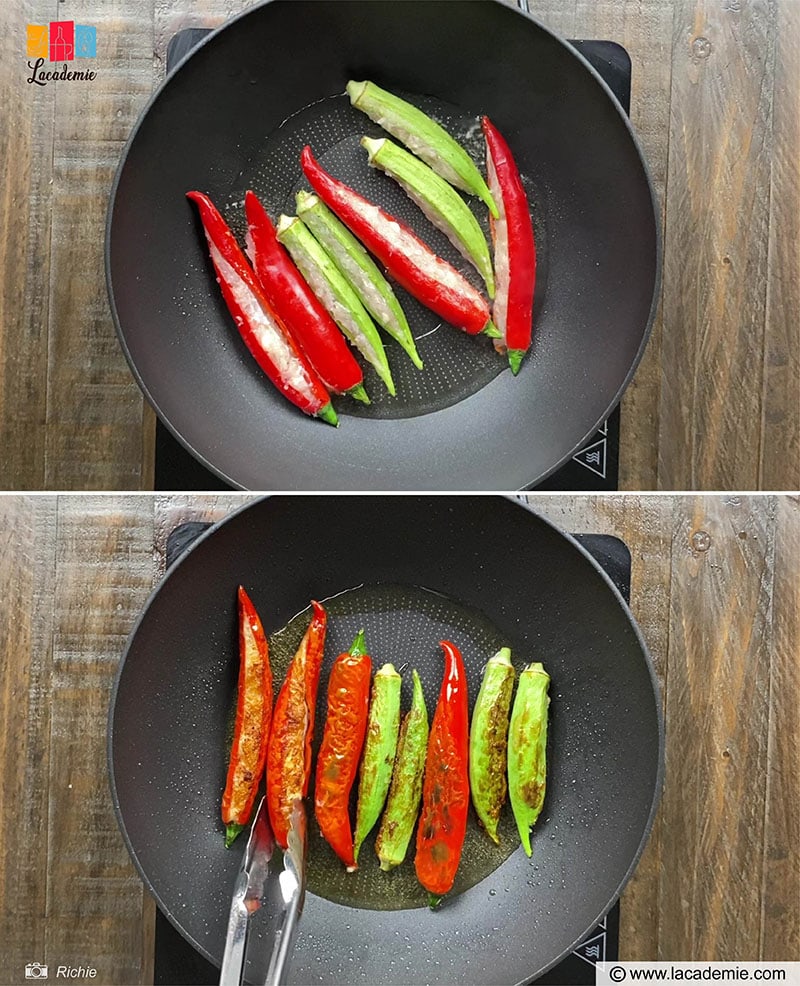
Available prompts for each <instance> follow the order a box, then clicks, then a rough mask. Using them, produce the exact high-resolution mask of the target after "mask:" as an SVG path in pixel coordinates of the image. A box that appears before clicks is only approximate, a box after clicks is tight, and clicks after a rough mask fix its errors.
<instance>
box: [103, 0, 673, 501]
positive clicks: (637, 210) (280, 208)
mask: <svg viewBox="0 0 800 986" xmlns="http://www.w3.org/2000/svg"><path fill="white" fill-rule="evenodd" d="M349 78H356V79H360V78H371V79H373V80H375V81H376V82H378V83H379V84H382V85H384V86H386V87H388V88H390V89H392V90H394V91H396V92H398V93H400V94H402V95H405V96H406V97H407V98H409V99H411V100H412V101H414V102H416V103H417V104H418V105H420V106H421V107H423V108H424V109H426V110H427V111H429V112H431V113H433V114H434V115H435V116H436V117H437V118H438V119H440V120H441V121H442V122H443V123H444V124H445V125H446V126H447V127H449V129H450V130H451V131H452V132H453V133H455V134H456V135H457V136H459V137H460V138H461V139H462V140H463V141H464V143H465V145H466V146H467V148H468V150H469V151H470V152H471V153H472V154H473V156H474V157H475V159H476V161H478V162H479V164H480V165H481V167H482V166H483V161H482V159H483V147H482V139H481V137H480V132H479V129H478V128H477V127H476V121H477V118H478V117H479V116H480V115H481V114H483V113H486V114H488V115H489V116H490V117H491V118H492V120H493V121H494V122H495V124H496V125H497V126H498V127H499V128H500V130H501V131H502V132H503V133H504V134H505V135H506V137H507V139H508V141H509V143H510V145H511V147H512V150H513V152H514V154H515V156H516V158H517V161H518V163H519V166H520V170H521V172H522V173H523V178H524V182H525V184H526V186H527V189H528V193H529V199H530V202H531V203H532V214H533V220H534V225H535V230H536V236H537V249H538V275H537V289H536V299H535V312H534V322H535V342H534V346H533V350H532V354H531V356H530V357H529V358H528V359H527V360H526V362H525V364H523V369H522V371H521V372H520V374H519V376H518V377H517V378H512V376H511V372H510V370H509V369H508V363H507V361H506V360H505V359H504V358H502V357H501V356H499V355H498V354H496V353H495V352H494V350H493V348H492V346H491V343H490V341H489V340H488V339H486V338H484V337H481V338H479V339H475V338H470V337H466V336H465V335H463V334H462V333H460V332H458V331H457V330H456V329H454V328H452V327H451V326H448V325H442V324H440V321H439V320H438V319H437V318H436V317H435V316H434V315H433V314H432V313H431V312H429V311H428V310H426V309H424V308H423V307H422V306H420V305H419V304H418V303H416V302H415V301H413V299H410V298H409V297H408V296H407V295H405V294H404V293H403V292H400V293H399V295H398V296H399V297H400V300H401V303H402V304H403V306H404V308H405V309H406V312H407V315H408V317H409V321H410V324H411V327H412V331H413V333H414V335H415V336H416V337H417V339H418V346H419V349H420V354H421V356H422V358H423V360H424V361H425V364H426V368H425V370H424V371H419V370H416V369H415V368H414V367H413V366H412V364H411V363H410V361H409V360H408V359H407V357H406V356H405V355H404V354H403V353H402V351H401V350H400V349H399V347H398V346H396V344H394V343H393V342H392V340H388V342H387V345H388V349H387V352H388V355H389V359H390V363H391V365H392V370H393V373H394V375H395V381H396V384H397V390H398V395H397V397H396V398H394V399H390V398H389V397H388V396H387V395H386V394H385V392H383V389H382V385H380V384H379V383H378V382H377V378H376V377H374V376H373V374H372V372H371V371H370V372H369V373H367V374H366V376H365V381H366V383H367V387H368V390H369V392H370V394H371V396H372V398H373V403H372V404H371V405H370V406H369V407H366V408H365V407H363V406H360V405H356V403H355V402H354V401H352V400H350V399H349V398H342V399H337V400H336V401H335V404H336V406H337V409H338V411H339V413H340V420H341V426H340V427H339V428H338V429H333V428H330V427H328V426H325V425H323V424H322V423H320V422H318V421H315V420H311V419H308V418H306V417H305V416H304V415H302V414H301V413H300V412H299V411H297V410H296V409H295V408H294V407H292V406H291V405H290V404H289V403H288V402H286V401H285V400H284V399H283V398H281V397H280V396H279V395H278V394H277V393H276V392H275V391H274V390H273V388H272V386H271V384H270V383H269V381H268V380H267V379H266V378H265V377H264V375H263V374H262V373H261V371H260V370H259V368H258V367H257V365H256V364H255V362H254V361H253V360H252V358H251V357H250V355H249V354H248V352H247V351H246V349H245V347H244V344H243V343H242V342H241V340H240V339H239V337H238V334H237V332H236V329H235V327H234V324H233V321H232V319H231V318H230V316H229V315H228V313H227V311H226V309H225V308H224V304H223V302H222V300H221V298H220V296H219V291H218V288H217V285H216V284H215V283H214V276H213V272H212V269H211V267H210V264H209V261H208V257H207V249H206V245H205V241H204V238H203V236H202V231H201V229H200V226H199V223H198V220H197V217H196V215H195V212H194V210H193V208H192V206H191V205H190V203H189V202H188V201H187V200H186V198H185V193H186V191H187V190H189V189H194V188H198V189H201V190H202V191H205V192H207V193H208V194H210V195H211V197H212V198H213V199H214V200H215V201H216V202H217V204H218V205H219V207H220V208H221V209H222V211H223V212H224V213H225V215H226V217H228V219H229V221H230V222H231V224H232V226H233V227H234V230H235V231H236V232H237V233H238V234H239V235H240V236H242V238H243V233H244V216H243V208H242V200H243V197H244V192H245V191H246V189H247V188H249V187H251V188H253V189H254V190H255V191H256V192H257V193H258V194H259V195H260V196H261V197H262V199H263V201H264V202H265V205H266V206H267V209H268V211H269V212H270V213H271V214H272V217H273V219H275V218H277V216H278V215H279V213H281V212H287V213H289V214H292V213H293V212H294V195H295V192H296V191H297V190H298V189H299V188H302V187H304V181H303V178H302V174H301V171H300V166H299V162H298V157H299V152H300V150H301V148H302V147H303V145H304V144H305V143H309V144H310V145H311V146H312V148H313V150H314V152H315V154H316V155H317V157H318V158H319V159H320V160H321V161H322V163H323V165H324V166H325V167H326V168H328V170H330V171H331V172H333V173H334V174H335V175H336V176H337V177H339V178H341V179H343V180H345V181H347V182H349V183H350V184H352V185H353V186H354V187H356V188H357V189H358V190H360V191H361V192H362V193H363V194H365V195H366V196H367V197H369V198H372V199H373V200H375V201H378V202H379V203H380V204H382V205H383V206H384V207H385V208H387V209H388V210H389V211H390V212H394V213H395V214H398V215H399V216H400V218H402V219H404V220H405V221H406V222H408V223H409V224H410V225H411V226H412V227H413V228H414V229H415V230H416V231H417V233H418V234H419V235H421V236H422V237H423V239H426V240H427V241H428V242H429V243H430V245H431V246H432V247H433V248H434V249H435V250H437V251H438V252H439V253H441V254H442V255H443V256H445V257H446V258H447V259H448V260H450V261H451V262H453V263H454V264H456V265H457V266H458V267H459V269H461V270H462V271H463V272H464V273H465V274H466V275H467V276H470V277H472V276H475V275H474V272H473V273H470V269H469V267H468V265H466V264H465V262H464V261H463V260H461V258H460V257H459V256H458V255H457V254H456V253H455V251H454V250H453V249H452V247H451V246H450V244H449V243H448V242H447V240H446V239H445V238H444V236H442V235H440V234H438V232H437V231H436V230H434V229H433V227H431V226H430V224H429V223H428V222H427V221H426V220H425V219H423V218H422V217H421V214H420V213H419V211H418V210H417V209H416V207H415V206H413V205H411V203H410V202H409V201H408V200H407V199H406V198H405V196H404V195H403V193H402V192H401V191H400V190H399V189H398V188H397V187H396V186H395V185H394V183H393V182H392V181H391V180H390V179H389V178H386V177H385V176H384V175H381V174H380V173H378V172H375V171H371V170H370V169H368V168H367V165H366V161H365V155H364V152H363V150H362V149H361V148H360V146H359V138H360V136H361V135H362V134H364V133H367V134H371V135H373V136H375V135H378V134H379V133H380V131H379V130H378V128H377V127H375V125H374V124H372V123H371V122H370V121H369V120H367V118H366V117H365V116H363V115H362V114H361V113H358V112H357V111H356V110H354V109H352V107H351V106H350V104H349V100H348V99H347V97H346V96H345V95H344V87H345V83H346V82H347V80H348V79H349ZM471 204H472V205H473V207H474V209H475V211H476V214H477V215H478V216H479V218H480V220H481V221H482V222H483V223H484V226H485V225H486V216H485V214H484V213H485V210H482V209H479V208H478V204H479V203H478V202H477V200H472V202H471ZM659 267H660V240H659V226H658V219H657V209H656V203H655V198H654V193H653V189H652V186H651V183H650V180H649V178H648V174H647V168H646V166H645V163H644V161H643V158H642V154H641V151H640V149H639V147H638V145H637V142H636V140H635V138H634V136H633V133H632V131H631V128H630V125H629V123H628V120H627V118H626V116H625V114H624V113H623V111H622V109H621V108H620V106H619V105H618V103H617V102H616V100H615V99H614V97H613V96H612V95H611V93H610V91H609V89H608V88H607V86H606V85H605V83H604V82H603V81H602V80H601V79H600V77H599V76H598V75H597V73H596V72H595V71H594V70H593V69H592V68H591V67H590V66H589V65H588V63H587V62H586V61H585V60H584V59H583V58H582V57H581V56H580V55H579V54H578V53H577V52H576V51H575V50H574V49H573V48H572V47H571V46H570V45H569V44H567V43H566V42H565V41H562V40H561V39H559V38H558V37H556V36H555V35H554V34H552V33H551V32H550V31H549V30H547V29H546V28H545V27H543V26H542V25H540V24H539V23H537V22H536V21H535V20H534V19H533V18H531V17H530V16H528V15H526V14H523V13H522V12H520V11H518V10H516V9H514V8H512V7H510V6H508V5H507V4H504V3H499V2H493V0H481V2H459V0H454V2H437V0H424V2H420V3H417V2H407V3H384V2H379V0H378V2H368V0H367V2H358V0H356V2H348V0H332V2H326V0H314V2H305V0H292V2H283V0H273V2H271V3H267V4H264V5H261V6H258V7H255V8H253V9H251V10H248V11H247V12H246V13H245V14H243V15H241V16H240V17H238V18H237V19H234V20H233V21H231V22H229V23H228V24H226V25H225V26H224V27H223V28H221V29H220V30H218V31H216V32H215V33H213V34H212V35H210V36H209V37H208V39H207V40H205V41H204V42H203V43H201V44H200V46H199V47H198V48H197V49H196V50H195V51H194V52H193V53H192V54H191V55H190V56H189V57H188V58H187V59H186V60H185V61H184V62H182V63H181V64H180V65H179V66H178V67H177V68H176V69H175V71H174V72H173V73H172V74H171V75H170V76H169V78H168V79H167V80H166V82H165V83H164V85H163V86H162V87H161V88H160V89H159V90H158V92H157V93H156V94H155V96H154V97H153V99H152V100H151V102H150V104H149V106H148V107H147V109H146V111H145V113H144V114H143V116H142V118H141V120H140V122H139V124H138V125H137V127H136V129H135V131H134V133H133V135H132V137H131V139H130V141H129V142H128V145H127V147H126V149H125V151H124V153H123V156H122V161H121V163H120V167H119V170H118V173H117V177H116V180H115V183H114V188H113V191H112V196H111V203H110V207H109V215H108V229H107V238H106V270H107V278H108V284H109V292H110V297H111V308H112V312H113V315H114V319H115V322H116V325H117V329H118V332H119V336H120V340H121V342H122V346H123V349H124V351H125V353H126V356H127V358H128V361H129V363H130V365H131V368H132V370H133V372H134V375H135V376H136V378H137V380H138V382H139V384H140V386H141V387H142V389H143V390H144V392H145V394H146V396H147V397H148V399H149V400H150V402H151V403H152V404H153V406H154V407H155V409H156V411H157V412H158V413H159V415H160V416H161V418H162V420H163V421H164V422H165V424H166V425H167V426H168V427H169V428H170V429H171V430H172V431H173V433H174V434H175V435H176V436H177V437H178V438H179V439H180V440H181V441H182V442H183V443H184V445H185V446H186V447H187V448H188V449H189V450H190V451H191V452H192V453H193V454H194V455H195V456H196V457H197V458H198V459H200V460H201V461H202V462H203V463H204V464H205V465H207V466H208V467H210V468H211V469H213V470H214V471H215V472H216V473H217V474H219V475H220V476H221V477H222V478H223V479H225V480H227V481H228V482H229V483H231V484H232V485H235V486H240V487H244V488H250V489H285V490H286V489H412V490H413V489H418V490H421V489H439V490H444V489H459V490H460V489H468V490H469V489H475V490H479V489H519V488H523V487H527V486H530V485H533V484H534V483H536V482H537V481H539V480H541V479H543V478H544V477H545V476H546V475H548V474H549V473H551V472H552V471H553V470H555V469H556V468H557V467H558V466H559V465H560V464H561V463H563V462H565V461H567V460H568V459H569V457H570V456H571V455H572V454H573V452H575V451H576V450H577V449H578V448H580V447H581V445H582V443H584V442H585V440H586V439H587V438H588V436H590V435H591V434H592V433H593V432H594V430H595V428H596V426H597V425H598V424H599V423H600V422H602V420H604V418H605V417H606V416H607V415H608V413H609V412H610V411H611V409H612V408H613V407H614V405H615V404H616V403H617V402H618V401H619V399H620V397H621V395H622V391H623V389H624V387H625V385H626V384H627V382H628V381H629V379H630V378H631V376H632V374H633V372H634V369H635V368H636V365H637V364H638V361H639V359H640V357H641V354H642V352H643V349H644V345H645V342H646V339H647V335H648V332H649V327H650V323H651V319H652V315H653V311H654V306H655V299H656V288H657V283H658V279H659ZM475 283H476V284H477V283H478V282H477V281H476V282H475Z"/></svg>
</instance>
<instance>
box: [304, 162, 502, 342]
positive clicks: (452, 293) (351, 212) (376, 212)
mask: <svg viewBox="0 0 800 986" xmlns="http://www.w3.org/2000/svg"><path fill="white" fill-rule="evenodd" d="M301 163H302V166H303V171H304V172H305V176H306V178H308V180H309V182H310V183H311V186H312V187H313V189H314V191H315V192H316V193H317V195H319V197H320V198H321V199H322V201H323V202H324V203H325V204H326V205H327V206H328V207H329V208H330V209H332V210H333V211H334V212H335V213H336V215H337V216H338V217H339V218H340V219H341V221H342V222H343V223H344V224H345V226H347V227H348V228H349V229H350V230H351V232H352V233H354V234H355V235H356V236H357V237H358V238H359V239H360V240H361V242H362V243H363V244H364V246H365V247H366V248H367V249H368V250H369V251H370V252H371V253H373V254H374V255H375V256H376V257H377V258H378V260H379V261H380V262H381V263H382V264H383V265H384V267H385V268H386V270H387V271H388V273H389V274H390V275H391V276H392V277H393V278H394V279H395V280H396V281H397V282H398V284H400V285H401V286H402V287H404V288H405V289H406V291H408V292H409V294H412V295H413V296H414V297H415V298H416V299H417V300H418V301H421V302H422V304H423V305H426V306H427V307H428V308H430V309H431V310H432V311H434V312H436V314H437V315H439V316H440V317H441V318H443V319H444V320H445V321H447V322H449V323H450V324H451V325H455V326H456V327H457V328H459V329H463V330H464V331H465V332H467V333H468V334H470V335H476V334H477V333H479V332H486V333H487V334H489V335H493V334H495V331H496V330H494V326H493V325H492V322H491V318H490V313H489V304H488V302H487V301H486V299H485V298H484V297H483V295H482V294H481V293H480V292H479V291H478V290H477V289H476V288H474V287H472V285H471V284H470V283H469V282H468V281H467V280H465V278H463V277H462V276H461V274H459V273H458V271H457V270H455V268H453V267H451V266H450V264H448V263H447V262H446V261H444V260H442V258H441V257H438V256H437V255H436V254H435V253H434V252H433V251H432V250H431V249H430V247H428V246H427V245H426V244H425V243H423V242H422V240H420V239H419V237H418V236H416V235H415V234H414V233H413V232H412V231H411V230H410V229H409V228H408V227H407V226H405V225H404V224H403V223H401V222H400V221H399V220H398V219H395V217H394V216H391V215H389V213H388V212H384V210H383V209H381V208H380V207H379V206H377V205H374V204H373V203H372V202H369V201H368V200H367V199H365V198H363V197H362V196H361V195H359V194H358V193H357V192H355V191H354V190H353V189H352V188H349V187H348V186H347V185H345V184H343V183H342V182H340V181H338V180H337V179H336V178H334V177H333V176H332V175H330V174H328V172H327V171H325V170H324V168H322V167H321V166H320V165H319V164H318V162H317V161H316V160H315V159H314V155H313V154H312V153H311V148H310V147H305V148H304V150H303V153H302V155H301Z"/></svg>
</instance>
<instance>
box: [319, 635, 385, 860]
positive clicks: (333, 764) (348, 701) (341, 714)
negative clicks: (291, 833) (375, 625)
mask: <svg viewBox="0 0 800 986" xmlns="http://www.w3.org/2000/svg"><path fill="white" fill-rule="evenodd" d="M365 647H366V645H365V643H364V631H363V630H361V631H359V634H358V636H357V637H356V639H355V640H354V641H353V646H352V647H351V648H350V650H349V651H346V652H345V653H344V654H340V655H339V657H337V658H336V660H335V661H334V663H333V667H332V668H331V674H330V678H329V679H328V715H327V718H326V720H325V731H324V733H323V734H322V744H321V745H320V748H319V753H318V754H317V780H316V786H315V788H314V807H315V811H316V816H317V821H318V822H319V828H320V831H321V832H322V835H323V838H325V839H326V840H327V842H328V843H329V845H330V847H331V849H333V851H334V852H335V853H336V855H337V856H338V857H339V859H341V861H342V862H343V863H344V865H345V866H346V867H347V869H348V872H352V871H353V870H355V869H357V868H358V867H357V864H356V861H355V856H354V853H353V829H352V827H351V825H350V790H351V788H352V787H353V782H354V781H355V777H356V773H357V771H358V761H359V759H360V758H361V750H362V747H363V746H364V737H365V735H366V732H367V716H368V712H369V690H370V676H371V674H372V661H371V660H370V658H369V655H368V654H367V652H366V649H365Z"/></svg>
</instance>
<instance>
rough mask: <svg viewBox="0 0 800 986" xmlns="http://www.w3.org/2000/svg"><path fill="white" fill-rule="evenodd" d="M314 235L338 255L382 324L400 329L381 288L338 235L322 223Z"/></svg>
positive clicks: (343, 267)
mask: <svg viewBox="0 0 800 986" xmlns="http://www.w3.org/2000/svg"><path fill="white" fill-rule="evenodd" d="M314 235H315V236H316V237H317V239H318V240H319V241H320V242H321V243H322V245H323V246H324V247H325V249H326V250H327V251H328V253H329V254H330V255H331V256H335V257H336V263H337V264H338V266H339V267H340V268H341V270H342V272H343V273H344V274H345V275H346V277H347V279H348V280H349V281H350V283H351V284H352V285H354V286H355V287H356V289H357V290H358V293H359V294H360V295H361V297H362V299H363V301H364V303H365V305H366V307H367V308H368V309H369V311H370V312H372V314H373V315H374V316H375V318H377V319H378V321H379V322H380V323H381V325H383V326H388V327H389V328H390V329H393V330H394V331H400V326H399V324H398V321H397V318H396V316H395V314H394V312H393V311H392V309H391V308H390V307H389V303H388V301H387V300H386V298H385V296H384V295H383V294H382V293H381V290H380V288H378V287H377V285H376V284H374V282H373V281H372V280H370V278H369V276H368V275H367V273H366V272H365V271H364V269H363V267H361V265H360V264H359V263H358V261H357V260H356V259H355V258H354V257H351V256H350V254H349V253H348V252H347V250H345V249H344V247H343V246H342V245H341V243H340V242H339V241H338V240H337V239H336V237H335V236H334V235H333V234H332V233H330V232H329V231H328V229H327V227H325V226H324V225H323V224H322V223H320V224H316V225H315V226H314Z"/></svg>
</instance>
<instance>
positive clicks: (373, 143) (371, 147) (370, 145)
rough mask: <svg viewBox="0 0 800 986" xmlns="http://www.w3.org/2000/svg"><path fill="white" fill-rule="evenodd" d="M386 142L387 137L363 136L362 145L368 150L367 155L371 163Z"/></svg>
mask: <svg viewBox="0 0 800 986" xmlns="http://www.w3.org/2000/svg"><path fill="white" fill-rule="evenodd" d="M385 143H386V138H385V137H377V138H376V137H362V138H361V146H362V147H363V148H364V150H365V151H366V152H367V157H368V159H369V163H370V164H372V159H373V158H374V157H375V155H376V154H377V153H378V152H379V151H380V149H381V148H382V147H383V145H384V144H385Z"/></svg>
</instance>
